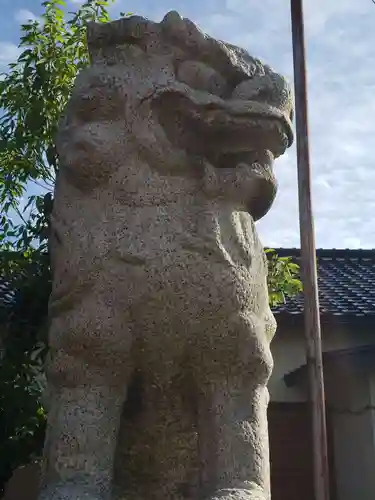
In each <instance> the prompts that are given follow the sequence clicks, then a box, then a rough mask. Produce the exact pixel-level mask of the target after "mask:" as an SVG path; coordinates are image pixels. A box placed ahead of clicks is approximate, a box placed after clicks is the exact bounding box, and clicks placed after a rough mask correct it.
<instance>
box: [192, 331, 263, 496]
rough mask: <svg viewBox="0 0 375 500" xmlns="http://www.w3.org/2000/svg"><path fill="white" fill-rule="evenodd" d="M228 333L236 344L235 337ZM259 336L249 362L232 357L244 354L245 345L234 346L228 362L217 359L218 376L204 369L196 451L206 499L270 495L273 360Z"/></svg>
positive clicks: (203, 494)
mask: <svg viewBox="0 0 375 500" xmlns="http://www.w3.org/2000/svg"><path fill="white" fill-rule="evenodd" d="M244 326H246V325H245V324H243V325H242V326H240V327H239V328H240V329H241V328H242V327H244ZM226 333H227V335H228V338H232V339H233V345H235V344H236V340H235V339H236V336H232V335H231V334H230V331H228V332H226ZM260 333H262V335H263V336H264V334H263V332H259V335H260ZM237 338H238V337H237ZM261 338H262V337H258V334H257V335H256V337H253V338H252V339H251V338H250V337H249V347H250V349H249V351H248V354H247V355H248V356H249V357H248V362H247V366H246V363H243V361H244V358H242V360H241V362H240V361H239V358H238V359H237V360H235V359H234V358H235V356H239V357H240V356H241V355H243V356H246V349H241V347H240V346H239V345H237V346H236V347H234V348H238V354H235V355H234V356H232V355H233V350H232V352H230V351H229V350H228V355H227V360H225V359H224V358H223V359H217V363H216V370H217V371H216V374H214V372H213V371H209V372H208V373H206V376H207V375H208V379H207V380H206V381H205V382H204V383H203V384H202V383H201V385H200V403H199V453H200V462H201V489H202V496H203V498H205V499H209V500H219V499H220V500H269V499H270V467H269V445H268V425H267V406H268V399H269V395H268V390H267V386H266V384H267V381H268V377H269V373H270V370H271V366H272V361H271V359H272V358H271V355H270V352H269V349H268V346H267V344H266V343H264V344H263V348H262V347H261V346H262V342H258V341H255V342H254V340H255V339H257V340H259V339H261ZM217 347H218V346H217ZM219 351H220V348H219ZM241 351H242V352H241ZM214 352H215V351H214ZM216 352H218V351H216ZM219 356H220V355H219ZM241 357H242V356H241ZM228 362H229V363H232V365H231V366H229V365H228ZM220 365H221V368H222V369H221V370H220V368H219V367H220Z"/></svg>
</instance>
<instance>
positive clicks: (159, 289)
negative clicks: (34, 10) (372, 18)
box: [39, 12, 292, 500]
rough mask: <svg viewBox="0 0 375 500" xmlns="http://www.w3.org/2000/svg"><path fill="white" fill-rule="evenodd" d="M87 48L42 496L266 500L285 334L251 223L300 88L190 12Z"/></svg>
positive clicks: (92, 29)
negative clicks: (271, 408) (273, 380)
mask: <svg viewBox="0 0 375 500" xmlns="http://www.w3.org/2000/svg"><path fill="white" fill-rule="evenodd" d="M87 40H88V48H89V53H90V58H91V65H90V67H89V68H87V69H85V70H84V71H83V72H82V73H81V74H80V75H79V76H78V77H77V80H76V83H75V86H74V89H73V93H72V97H71V99H70V101H69V104H68V106H67V109H66V112H65V114H64V117H63V118H62V120H61V124H60V127H59V132H58V137H57V149H58V153H59V157H60V162H61V169H60V172H59V174H58V178H57V182H56V190H55V202H54V211H53V214H52V218H51V235H50V250H51V259H52V268H53V292H52V295H51V300H50V319H51V327H50V337H49V342H50V357H49V360H48V363H47V367H46V369H47V376H48V383H49V388H48V394H49V415H48V430H47V436H46V442H45V453H44V461H43V479H42V484H41V489H40V497H39V498H40V500H84V499H85V500H108V499H109V498H115V499H124V500H125V499H129V500H167V499H170V500H182V499H191V500H197V499H203V500H213V499H225V500H228V499H244V500H267V499H269V497H270V487H269V456H268V435H267V418H266V409H267V403H268V393H267V388H266V384H267V381H268V378H269V375H270V372H271V369H272V357H271V353H270V348H269V344H270V340H271V338H272V336H273V334H274V332H275V321H274V318H273V316H272V313H271V311H270V308H269V305H268V295H267V286H266V269H267V266H266V260H265V256H264V253H263V249H262V245H261V243H260V241H259V239H258V236H257V233H256V230H255V226H254V221H255V220H257V219H259V218H260V217H262V216H263V215H264V214H265V213H266V212H267V211H268V209H269V208H270V206H271V204H272V201H273V199H274V196H275V192H276V182H275V178H274V175H273V172H272V163H273V160H274V158H275V157H277V156H279V155H281V154H282V153H283V152H284V151H285V149H286V148H287V147H288V146H289V145H290V144H291V141H292V132H291V116H292V98H291V91H290V88H289V87H288V85H287V84H286V82H285V81H284V79H283V78H282V77H281V76H280V75H278V74H276V73H274V72H273V71H272V70H271V69H270V68H269V67H268V66H265V65H263V64H262V63H261V62H260V61H258V60H257V59H253V58H252V57H250V56H249V54H248V53H247V52H246V51H244V50H242V49H240V48H238V47H235V46H232V45H229V44H227V43H223V42H219V41H217V40H215V39H212V38H210V37H208V36H206V35H204V34H203V33H201V32H200V31H199V30H198V28H197V27H196V26H195V25H194V24H193V23H192V22H191V21H189V20H187V19H181V17H179V15H178V14H177V13H175V12H171V13H169V14H167V15H166V16H165V18H164V19H163V21H162V22H160V23H153V22H151V21H148V20H146V19H144V18H141V17H136V16H135V17H131V18H127V19H121V20H119V21H115V22H111V23H108V24H91V25H89V26H88V34H87Z"/></svg>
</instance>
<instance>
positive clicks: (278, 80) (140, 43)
mask: <svg viewBox="0 0 375 500" xmlns="http://www.w3.org/2000/svg"><path fill="white" fill-rule="evenodd" d="M87 43H88V49H89V55H90V59H91V66H90V67H89V68H87V69H86V70H85V71H83V72H82V73H81V74H80V75H79V76H78V77H77V80H76V84H75V88H74V90H73V95H72V98H71V101H70V103H69V105H68V109H67V112H66V117H65V121H64V122H63V124H62V126H61V128H60V134H59V139H58V149H59V152H60V155H61V156H62V159H63V163H64V166H65V167H66V168H67V169H68V171H69V167H70V172H71V182H72V183H75V184H76V185H77V186H79V187H80V188H81V189H82V190H87V189H91V188H93V187H95V185H96V184H97V183H104V182H107V181H108V179H109V178H110V177H111V176H113V175H114V172H115V170H116V168H117V166H118V165H119V164H120V163H121V162H126V161H127V160H126V158H127V157H129V156H132V157H134V155H138V156H139V158H140V159H141V160H145V161H146V163H148V164H149V165H150V166H151V168H153V169H154V170H155V169H156V170H157V171H158V172H159V173H160V175H168V176H185V177H189V176H190V177H191V176H195V177H196V178H197V179H200V181H199V182H201V184H200V185H201V187H202V189H203V190H204V191H205V192H206V195H207V196H209V197H213V198H215V197H216V198H217V199H218V200H222V201H223V202H225V203H228V202H229V203H232V204H233V208H234V209H239V210H247V211H249V212H250V213H251V214H252V215H253V217H254V219H259V218H260V217H262V216H263V215H264V214H265V213H266V212H267V211H268V209H269V207H270V206H271V204H272V202H273V199H274V196H275V194H276V180H275V177H274V175H273V169H272V165H273V160H274V158H277V157H278V156H280V155H281V154H283V153H284V151H285V149H286V148H287V147H288V146H290V144H291V143H292V140H293V135H292V127H291V120H292V113H293V111H292V109H293V108H292V95H291V89H290V87H289V86H288V84H287V83H286V81H285V80H284V79H283V78H282V77H281V76H280V75H279V74H277V73H275V72H273V71H272V70H271V69H270V68H269V67H268V66H266V65H264V64H262V63H261V62H260V61H259V60H257V59H254V58H253V57H251V56H250V55H249V54H248V53H247V52H246V51H245V50H243V49H240V48H238V47H235V46H233V45H230V44H228V43H224V42H221V41H218V40H215V39H213V38H211V37H209V36H207V35H205V34H203V33H202V32H201V31H200V30H199V29H198V28H197V26H196V25H195V24H194V23H192V22H191V21H190V20H188V19H182V18H181V17H180V16H179V15H178V14H177V13H176V12H170V13H168V14H167V15H166V16H165V17H164V19H163V20H162V21H161V22H160V23H154V22H152V21H149V20H147V19H145V18H142V17H138V16H132V17H130V18H123V19H120V20H118V21H114V22H110V23H106V24H100V23H90V24H89V25H88V28H87ZM67 140H68V141H69V142H70V146H69V148H68V149H69V151H75V152H74V153H71V152H70V153H69V155H68V154H66V155H64V143H65V142H67ZM72 141H73V142H74V143H75V145H76V147H75V148H72ZM85 165H86V167H85ZM197 182H198V181H197Z"/></svg>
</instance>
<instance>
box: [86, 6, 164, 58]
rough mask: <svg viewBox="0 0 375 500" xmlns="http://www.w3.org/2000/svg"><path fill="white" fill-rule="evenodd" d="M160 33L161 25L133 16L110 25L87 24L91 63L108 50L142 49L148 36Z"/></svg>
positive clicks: (87, 41) (87, 40)
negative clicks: (135, 46) (138, 47)
mask: <svg viewBox="0 0 375 500" xmlns="http://www.w3.org/2000/svg"><path fill="white" fill-rule="evenodd" d="M156 31H160V29H159V25H158V24H157V23H154V22H153V21H149V20H148V19H145V18H144V17H141V16H131V17H125V18H121V19H118V20H117V21H112V22H109V23H95V22H90V23H87V26H86V43H87V48H88V51H89V56H90V60H91V63H93V62H96V60H97V59H100V58H101V57H102V54H103V52H106V49H108V48H110V47H112V48H113V49H115V48H116V46H122V47H123V46H124V45H127V44H129V45H138V46H140V47H142V45H144V42H145V38H146V37H147V35H150V34H151V33H155V32H156Z"/></svg>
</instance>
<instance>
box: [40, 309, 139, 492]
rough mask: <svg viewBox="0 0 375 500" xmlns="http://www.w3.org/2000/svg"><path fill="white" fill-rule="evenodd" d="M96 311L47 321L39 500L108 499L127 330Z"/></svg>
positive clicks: (126, 376) (123, 388)
mask: <svg viewBox="0 0 375 500" xmlns="http://www.w3.org/2000/svg"><path fill="white" fill-rule="evenodd" d="M85 311H86V314H84V312H85ZM87 311H91V317H88V315H87V314H88V312H87ZM99 311H100V309H99V308H98V309H97V310H96V311H95V313H96V314H95V315H94V313H93V311H92V308H87V306H86V309H84V308H82V312H83V314H82V315H80V314H79V313H78V311H77V312H76V313H74V315H73V313H72V314H71V315H69V317H66V318H64V319H63V320H61V319H60V318H58V319H56V320H53V321H52V326H51V339H50V344H51V358H50V361H49V363H48V365H47V377H48V379H49V398H50V403H49V405H48V406H49V408H48V409H49V411H48V426H47V436H46V441H45V449H44V462H43V471H42V472H43V473H42V484H41V488H40V496H39V500H73V499H74V500H78V499H79V500H109V499H110V498H111V489H112V475H113V461H114V454H115V447H116V442H117V434H118V428H119V424H120V415H121V409H122V406H123V403H124V400H125V397H126V392H127V383H128V380H129V376H130V371H131V369H130V345H131V336H130V332H129V331H127V329H126V322H125V323H122V322H120V321H119V322H116V317H117V314H116V313H115V312H113V311H108V313H107V314H105V315H104V314H103V315H102V314H100V312H99ZM95 316H96V318H95V323H96V325H95V326H94V325H93V321H92V320H93V317H95ZM81 327H86V328H84V329H83V328H81ZM90 327H92V329H91V328H90ZM54 329H55V330H54Z"/></svg>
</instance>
